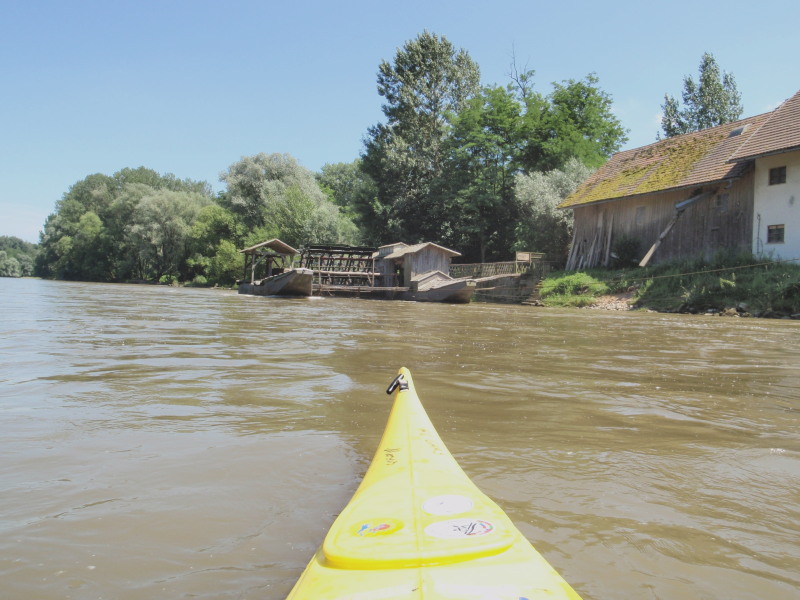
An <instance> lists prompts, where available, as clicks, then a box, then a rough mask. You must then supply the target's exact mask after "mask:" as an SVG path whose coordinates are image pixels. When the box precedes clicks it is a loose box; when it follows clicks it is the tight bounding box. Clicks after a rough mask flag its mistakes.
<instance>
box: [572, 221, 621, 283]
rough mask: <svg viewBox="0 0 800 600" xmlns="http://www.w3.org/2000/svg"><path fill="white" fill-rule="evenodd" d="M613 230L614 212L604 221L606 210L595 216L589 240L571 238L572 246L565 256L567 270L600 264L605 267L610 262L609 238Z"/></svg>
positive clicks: (576, 269)
mask: <svg viewBox="0 0 800 600" xmlns="http://www.w3.org/2000/svg"><path fill="white" fill-rule="evenodd" d="M613 231H614V214H613V213H610V217H609V218H608V223H606V212H605V211H603V212H600V213H599V214H598V216H597V226H596V227H595V228H594V235H593V236H592V239H591V241H588V240H586V239H582V240H580V241H578V240H573V243H572V248H571V249H570V252H569V257H568V258H567V266H566V270H567V271H578V270H580V269H583V268H589V267H591V266H593V265H598V264H601V265H603V266H604V267H607V266H608V265H609V264H610V262H611V238H612V235H611V234H612V233H613Z"/></svg>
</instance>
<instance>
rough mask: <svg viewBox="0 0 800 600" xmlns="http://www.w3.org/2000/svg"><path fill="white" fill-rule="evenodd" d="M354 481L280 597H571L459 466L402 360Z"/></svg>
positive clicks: (322, 599) (574, 596)
mask: <svg viewBox="0 0 800 600" xmlns="http://www.w3.org/2000/svg"><path fill="white" fill-rule="evenodd" d="M387 392H388V393H395V400H394V406H393V407H392V412H391V414H390V415H389V422H388V423H387V425H386V430H385V431H384V434H383V438H382V439H381V443H380V445H379V446H378V450H377V452H376V453H375V456H374V457H373V459H372V463H371V464H370V467H369V469H368V470H367V473H366V475H364V479H363V481H362V482H361V485H360V486H359V487H358V489H357V490H356V492H355V494H354V495H353V498H352V499H351V500H350V502H349V504H348V505H347V506H346V507H345V509H344V510H343V511H342V513H341V514H340V515H339V516H338V517H337V519H336V521H335V522H334V523H333V525H332V526H331V528H330V531H329V532H328V535H327V536H326V537H325V541H324V542H323V544H322V546H321V547H320V549H319V550H318V551H317V553H316V554H315V555H314V557H313V558H312V559H311V562H309V564H308V566H307V567H306V569H305V571H303V574H302V575H301V576H300V579H299V580H298V582H297V584H295V586H294V589H293V590H292V591H291V593H290V594H289V597H288V600H300V599H314V600H400V599H403V600H412V599H423V598H424V599H426V600H434V599H436V600H439V599H441V600H444V599H447V600H535V599H537V600H538V599H541V598H547V599H551V600H561V599H572V600H580V596H578V594H577V593H576V592H575V591H574V590H573V589H572V588H571V587H570V586H569V584H568V583H567V582H566V581H564V579H563V578H562V577H561V576H560V575H559V574H558V573H557V572H556V571H555V569H553V567H551V566H550V564H549V563H548V562H547V561H546V560H545V559H544V558H543V557H542V556H541V555H540V554H539V553H538V552H537V551H536V550H535V549H534V548H533V546H531V544H530V543H529V542H528V540H526V539H525V537H524V536H523V535H522V534H521V533H520V531H519V530H518V529H517V528H516V527H515V526H514V524H513V523H512V522H511V520H510V519H509V518H508V516H506V514H505V513H504V512H503V511H502V510H501V509H500V507H499V506H497V505H496V504H495V503H494V502H492V500H490V499H489V498H488V497H487V496H486V495H484V494H483V493H482V492H481V491H480V490H479V489H478V488H477V487H476V486H475V484H474V483H472V481H471V480H470V479H469V477H467V475H466V474H465V473H464V471H462V470H461V467H459V465H458V463H457V462H456V461H455V459H454V458H453V456H452V455H451V454H450V452H449V451H448V450H447V448H446V447H445V445H444V443H443V442H442V440H441V438H440V437H439V434H437V433H436V430H435V429H434V427H433V424H432V423H431V421H430V419H429V418H428V415H427V414H426V413H425V409H424V408H423V407H422V404H421V403H420V401H419V398H418V397H417V394H416V391H415V390H414V382H413V380H412V379H411V374H410V373H409V371H408V369H405V368H402V369H400V372H399V374H398V375H397V377H396V378H395V380H394V381H393V382H392V385H391V386H390V387H389V390H387Z"/></svg>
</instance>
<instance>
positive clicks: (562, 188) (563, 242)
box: [514, 157, 592, 265]
mask: <svg viewBox="0 0 800 600" xmlns="http://www.w3.org/2000/svg"><path fill="white" fill-rule="evenodd" d="M591 173H592V169H590V168H589V167H587V166H586V165H585V164H583V163H582V162H581V161H580V160H578V159H577V158H575V157H573V158H570V159H569V160H568V161H567V163H566V164H565V165H564V167H563V168H561V169H553V170H552V171H547V172H536V173H530V174H524V173H520V174H518V175H517V182H516V184H517V185H516V196H517V202H518V205H519V210H520V220H519V222H518V223H517V227H516V243H515V244H514V249H515V250H522V251H534V252H544V253H545V254H546V255H547V260H548V261H551V262H553V263H555V264H560V265H563V264H564V263H565V262H566V260H567V251H568V249H569V244H570V241H571V240H572V211H571V210H560V209H558V208H556V207H557V206H558V204H559V203H560V202H561V201H562V200H563V199H564V198H566V197H567V196H569V195H570V194H571V193H572V192H574V191H575V190H576V189H577V187H578V186H579V185H580V184H581V183H582V182H583V181H584V180H585V179H586V178H587V177H588V176H589V175H590V174H591Z"/></svg>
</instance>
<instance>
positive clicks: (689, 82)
mask: <svg viewBox="0 0 800 600" xmlns="http://www.w3.org/2000/svg"><path fill="white" fill-rule="evenodd" d="M682 99H683V106H681V105H680V103H679V102H678V101H677V100H676V99H675V98H673V97H672V96H670V95H669V94H665V95H664V104H662V105H661V111H662V117H661V129H662V132H663V134H664V137H668V138H669V137H673V136H676V135H682V134H684V133H689V132H692V131H700V130H701V129H707V128H709V127H716V126H717V125H722V124H724V123H730V122H732V121H736V120H737V119H738V118H739V117H741V115H742V112H743V109H742V96H741V94H740V93H739V90H738V89H737V87H736V80H735V79H734V77H733V74H731V73H726V72H724V71H720V68H719V65H718V64H717V61H716V59H715V58H714V55H713V54H710V53H709V52H706V53H704V54H703V58H702V59H701V61H700V68H699V77H698V82H695V81H694V79H692V77H691V76H690V75H689V76H686V77H684V79H683V94H682ZM660 137H661V135H660V134H659V138H660Z"/></svg>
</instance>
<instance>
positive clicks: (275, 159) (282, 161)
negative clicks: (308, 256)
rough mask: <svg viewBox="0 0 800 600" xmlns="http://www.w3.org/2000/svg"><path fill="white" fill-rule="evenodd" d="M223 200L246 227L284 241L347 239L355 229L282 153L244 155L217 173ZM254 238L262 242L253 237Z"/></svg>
mask: <svg viewBox="0 0 800 600" xmlns="http://www.w3.org/2000/svg"><path fill="white" fill-rule="evenodd" d="M220 179H221V180H222V181H224V182H226V183H227V185H228V190H227V193H226V194H225V204H226V205H227V206H226V208H228V209H229V210H230V211H231V212H233V213H234V214H235V215H237V216H238V217H239V218H240V219H241V221H242V223H243V225H244V227H245V229H246V230H249V231H253V230H259V229H260V230H269V231H270V232H273V233H274V234H275V235H278V236H280V237H281V239H282V240H283V241H285V242H286V243H287V244H291V245H293V246H302V245H304V244H314V243H351V242H353V241H354V240H355V239H356V237H357V229H356V226H355V225H354V224H353V222H352V221H351V220H350V219H348V218H347V217H346V216H345V215H344V214H343V213H342V212H341V211H340V210H339V208H338V207H337V206H336V205H335V204H334V203H333V202H331V201H330V199H329V198H328V196H327V195H326V194H325V192H323V190H322V188H320V186H319V184H318V183H317V180H316V178H315V176H314V174H313V173H312V172H311V171H309V170H308V169H306V168H305V167H302V166H300V165H299V164H298V163H297V161H296V160H295V159H294V158H293V157H292V156H290V155H288V154H264V153H261V154H257V155H255V156H246V157H243V158H242V159H241V160H239V161H237V162H236V163H234V164H232V165H231V166H230V167H229V168H228V170H227V171H225V172H223V173H222V174H221V175H220ZM258 241H263V239H262V240H258Z"/></svg>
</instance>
